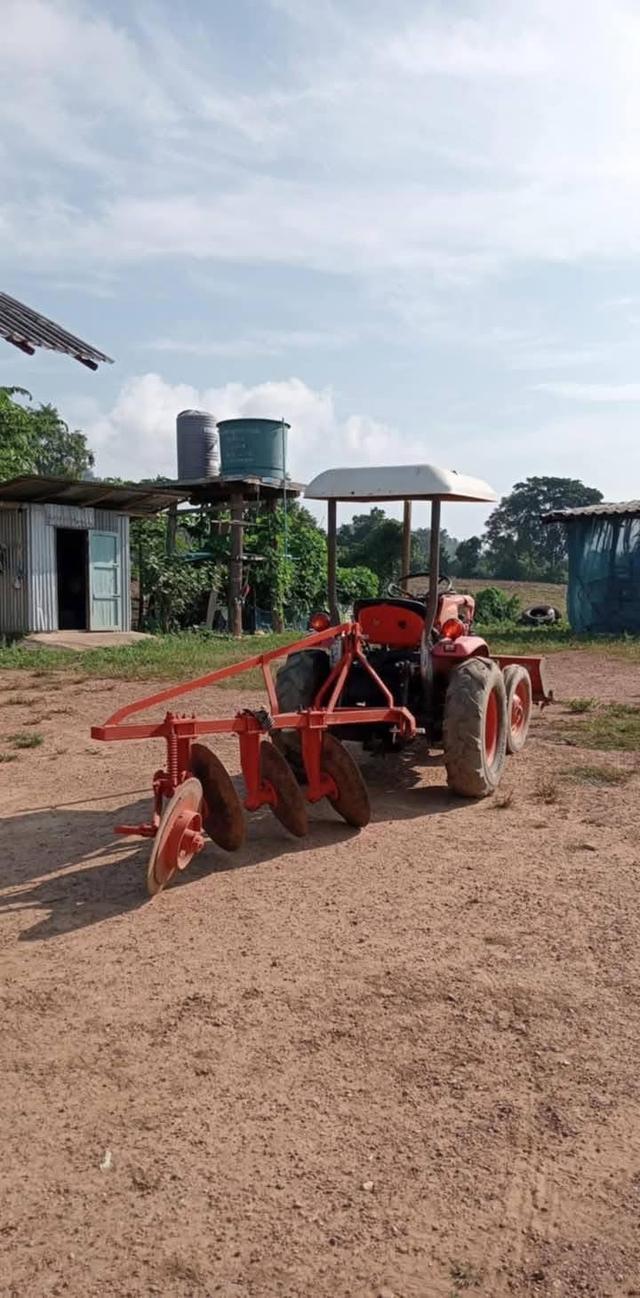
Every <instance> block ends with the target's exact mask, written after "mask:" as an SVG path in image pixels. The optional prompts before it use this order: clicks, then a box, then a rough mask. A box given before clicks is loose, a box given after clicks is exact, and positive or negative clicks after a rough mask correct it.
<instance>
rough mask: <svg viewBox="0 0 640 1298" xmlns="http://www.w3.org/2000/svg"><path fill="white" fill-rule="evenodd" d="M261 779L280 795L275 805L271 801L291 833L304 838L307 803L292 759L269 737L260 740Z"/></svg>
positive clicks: (272, 806) (277, 814)
mask: <svg viewBox="0 0 640 1298" xmlns="http://www.w3.org/2000/svg"><path fill="white" fill-rule="evenodd" d="M260 779H261V780H265V781H267V782H268V783H269V784H270V785H271V787H272V789H273V791H274V793H275V795H276V803H275V806H274V804H273V803H270V804H269V805H270V807H271V810H272V812H273V814H274V816H276V818H277V819H278V820H279V821H280V824H281V825H284V827H285V829H288V830H289V833H290V834H294V835H295V837H296V838H304V835H305V834H308V833H309V816H308V813H307V804H306V802H305V800H304V797H303V795H302V793H301V792H300V786H299V784H298V781H297V780H296V777H295V775H294V774H293V771H292V770H291V767H290V766H289V763H288V762H287V760H286V758H285V757H283V756H282V753H281V752H279V750H278V749H277V748H275V747H274V745H273V744H272V743H270V741H269V740H268V739H265V740H263V742H262V743H261V744H260Z"/></svg>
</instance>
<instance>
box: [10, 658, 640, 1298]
mask: <svg viewBox="0 0 640 1298" xmlns="http://www.w3.org/2000/svg"><path fill="white" fill-rule="evenodd" d="M551 670H552V674H553V676H554V678H555V684H556V687H557V692H558V694H559V695H560V697H564V698H567V697H570V696H574V695H580V696H585V695H596V696H598V695H599V696H601V697H610V696H611V693H612V690H613V691H614V692H615V695H616V696H617V697H619V698H621V697H624V698H626V699H627V700H629V701H633V702H636V701H640V673H639V672H638V669H637V667H633V666H628V665H625V664H623V663H607V662H606V661H605V660H604V659H602V658H600V659H599V658H598V657H597V656H595V655H593V656H591V655H586V654H579V655H576V654H568V653H563V654H562V655H557V656H556V657H554V659H553V660H552V662H551ZM614 678H615V683H614V684H612V682H613V681H614ZM56 685H57V688H54V689H51V688H50V687H49V686H47V687H46V689H45V687H44V686H43V684H42V680H41V679H39V678H37V677H33V678H25V676H24V675H20V676H19V677H18V676H16V677H15V678H14V679H13V680H12V679H11V677H9V676H7V677H6V678H5V679H4V680H3V681H2V682H1V683H0V736H7V735H8V734H11V733H13V732H15V731H17V730H28V729H29V727H30V726H31V725H33V728H34V730H37V731H38V732H40V733H42V734H43V735H44V737H45V742H44V744H43V746H42V747H41V748H38V749H33V750H29V751H26V752H22V753H21V754H20V758H19V760H18V761H16V762H14V763H11V764H6V765H0V791H1V794H2V797H1V809H2V815H3V820H2V823H1V824H0V837H1V841H2V848H3V850H2V871H3V873H2V879H3V888H2V891H1V893H0V897H1V903H2V919H1V924H0V935H1V942H2V946H1V950H0V960H1V962H2V983H1V988H2V998H3V1014H2V1036H1V1042H2V1045H1V1047H0V1048H1V1049H2V1065H3V1066H2V1080H1V1082H0V1086H1V1091H0V1101H1V1102H0V1141H1V1144H0V1149H1V1151H2V1175H1V1176H0V1294H2V1295H3V1298H44V1296H45V1295H47V1296H48V1295H65V1296H66V1298H68V1296H71V1298H94V1296H95V1298H97V1296H98V1295H99V1296H100V1298H107V1296H109V1298H125V1296H126V1298H142V1296H146V1295H151V1294H159V1295H167V1296H168V1298H173V1296H174V1295H175V1296H176V1298H187V1296H191V1295H193V1296H194V1298H202V1296H204V1295H218V1294H220V1295H223V1298H236V1296H237V1298H276V1295H278V1298H347V1296H349V1298H392V1296H395V1298H464V1296H465V1295H466V1294H469V1295H472V1296H473V1295H478V1296H485V1298H500V1296H501V1295H522V1296H524V1295H535V1296H536V1298H550V1296H552V1295H553V1296H554V1298H573V1296H574V1295H577V1296H578V1295H579V1296H582V1295H591V1296H593V1298H622V1295H632V1294H640V1231H639V1218H640V1123H639V1117H640V1113H639V1081H638V1075H639V1067H638V1064H639V1043H640V993H639V991H638V988H639V987H640V942H639V935H640V890H639V888H638V879H639V868H640V859H639V852H638V841H639V831H640V812H639V810H638V787H639V771H638V762H637V758H636V756H635V755H634V754H610V753H607V754H598V753H593V752H589V753H586V752H582V751H581V750H580V749H576V748H570V749H569V748H567V747H565V746H561V745H560V744H558V742H557V741H556V740H555V738H554V732H553V729H552V727H553V720H555V719H556V717H557V716H558V715H559V714H561V708H558V709H555V710H553V711H551V710H550V712H548V713H547V714H546V715H544V716H542V717H541V718H539V719H537V720H536V722H535V727H534V732H533V737H532V739H531V741H530V743H529V744H528V746H527V748H526V750H525V752H524V753H523V754H522V755H521V756H520V757H518V758H516V759H510V764H509V766H508V770H507V774H506V776H505V779H504V782H503V791H502V793H501V795H499V796H498V798H496V799H493V800H491V801H488V802H484V803H480V804H475V805H472V804H462V803H460V802H456V801H455V800H452V799H450V798H448V797H447V795H446V793H445V792H444V789H443V772H442V769H441V767H440V766H438V765H435V764H433V763H432V762H431V761H430V759H428V757H427V756H426V755H425V754H424V753H423V754H422V756H421V758H420V755H419V754H418V753H416V755H415V760H414V759H413V758H412V760H411V761H409V760H407V759H406V758H403V759H391V758H389V759H386V760H382V759H377V760H375V761H372V760H369V761H368V762H367V763H366V771H367V779H368V782H369V785H370V788H371V794H372V802H373V807H374V819H373V822H372V824H371V825H370V826H369V827H368V828H367V829H366V830H365V831H363V832H362V833H361V834H354V833H353V831H350V830H348V829H347V828H346V827H345V826H344V825H343V824H342V823H341V822H339V821H338V820H337V819H336V817H335V815H334V813H333V812H332V811H331V809H330V808H329V807H328V806H324V805H322V806H320V807H318V808H316V809H314V810H313V812H312V832H311V835H310V837H309V838H308V839H306V840H304V841H303V842H302V843H299V842H297V841H294V840H292V839H290V838H288V837H287V835H286V832H285V831H284V830H283V829H282V827H281V826H280V825H279V824H278V823H277V822H276V821H275V819H273V818H272V817H271V815H270V814H269V813H263V814H259V815H257V816H254V817H252V818H251V822H250V828H249V837H248V844H247V846H246V847H245V848H243V849H242V851H241V852H240V853H238V854H237V856H235V857H233V858H229V857H225V856H224V855H223V853H221V852H220V851H219V850H218V849H214V848H213V847H212V846H209V847H207V849H206V850H205V852H204V853H203V854H202V855H201V857H200V858H199V859H198V861H197V862H196V863H194V865H193V866H192V868H191V869H190V870H189V871H188V873H187V874H186V875H185V876H184V877H183V879H182V880H181V881H180V883H179V884H177V885H176V886H174V887H172V888H171V889H169V890H167V892H165V893H164V894H162V895H161V896H160V897H159V898H157V899H156V900H155V901H153V902H151V903H148V902H147V901H146V897H145V891H144V872H145V863H146V859H147V855H148V851H149V845H148V844H145V843H142V844H141V845H140V844H139V843H138V842H136V841H134V840H126V841H123V840H116V839H115V838H114V835H113V833H112V825H113V823H114V821H116V820H117V819H119V818H121V817H122V811H123V808H125V807H126V808H128V810H127V812H126V815H127V818H129V817H130V816H136V817H137V818H139V815H140V813H141V811H142V809H143V807H144V801H143V799H144V797H145V795H144V792H143V791H144V789H145V788H146V786H147V784H148V780H149V778H150V775H151V773H152V771H153V769H154V767H155V765H157V763H158V760H159V759H160V757H161V753H160V751H158V749H157V746H154V745H153V744H130V745H100V744H96V743H94V742H92V741H91V740H90V739H89V737H88V727H89V725H90V723H91V722H92V721H95V720H102V719H104V718H105V717H106V715H107V714H108V713H109V712H111V711H112V710H113V709H114V708H115V707H116V706H117V705H118V704H119V703H121V702H124V701H127V700H129V699H130V698H132V697H135V696H137V695H141V694H143V693H146V692H147V691H148V687H147V686H146V685H145V686H140V685H139V684H137V685H136V684H133V685H131V684H124V685H123V684H118V685H116V686H114V685H113V684H112V683H111V682H107V681H104V682H100V681H99V682H93V683H84V682H81V681H78V682H75V683H70V682H69V681H68V678H67V680H66V681H64V680H63V679H62V678H60V680H59V681H58V682H56ZM16 697H18V698H19V699H22V700H23V701H22V702H21V703H16V702H15V701H14V700H15V698H16ZM254 698H256V695H255V694H254V695H251V696H244V697H243V698H240V696H235V698H234V696H233V695H231V694H230V693H229V692H226V691H225V692H219V693H217V695H215V696H214V695H213V694H211V695H210V697H209V699H208V703H209V704H210V705H211V706H212V707H215V708H216V710H217V711H218V712H220V711H223V712H225V713H226V712H230V711H232V710H233V707H234V705H235V704H236V703H239V702H242V704H243V705H246V704H247V703H248V702H251V700H252V699H254ZM552 716H553V720H551V721H550V717H552ZM4 747H6V745H4V744H3V743H2V741H1V738H0V749H3V748H4ZM220 752H221V755H222V756H223V757H224V759H225V760H226V761H227V762H228V764H229V766H230V768H231V769H232V770H234V771H235V770H236V769H237V764H236V753H235V751H234V746H233V745H232V744H230V743H229V742H225V743H221V745H220ZM419 758H420V760H418V759H419ZM587 763H588V764H589V765H594V764H597V765H601V766H606V767H607V768H611V767H618V768H620V769H621V770H623V771H627V772H628V774H629V780H628V782H627V783H625V784H621V785H619V786H614V787H611V788H610V787H604V788H603V787H601V786H597V785H593V784H590V783H586V782H584V781H583V780H581V779H577V780H567V779H566V778H563V773H565V774H566V771H567V768H569V767H570V768H574V767H575V766H577V765H580V764H587ZM543 797H546V798H547V799H549V801H547V802H545V801H544V800H543Z"/></svg>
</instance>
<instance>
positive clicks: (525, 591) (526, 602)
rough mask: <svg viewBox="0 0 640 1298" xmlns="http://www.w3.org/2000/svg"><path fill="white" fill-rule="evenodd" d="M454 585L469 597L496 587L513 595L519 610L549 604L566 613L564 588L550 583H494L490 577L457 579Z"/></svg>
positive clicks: (565, 591)
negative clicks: (518, 604)
mask: <svg viewBox="0 0 640 1298" xmlns="http://www.w3.org/2000/svg"><path fill="white" fill-rule="evenodd" d="M456 585H457V587H458V589H459V590H464V591H468V592H469V594H470V595H477V593H478V591H479V590H485V589H486V587H487V586H497V587H498V589H499V590H504V591H505V593H506V594H507V595H515V596H516V598H517V599H518V600H519V601H520V608H521V609H525V608H530V607H531V605H532V604H551V606H552V607H553V608H559V609H560V612H561V613H563V614H565V613H566V611H567V588H566V586H555V585H552V583H551V582H544V581H540V582H535V581H494V580H492V579H491V578H490V577H483V578H479V577H458V578H456Z"/></svg>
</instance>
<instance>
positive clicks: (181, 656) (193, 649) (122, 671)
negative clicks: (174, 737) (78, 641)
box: [0, 623, 640, 707]
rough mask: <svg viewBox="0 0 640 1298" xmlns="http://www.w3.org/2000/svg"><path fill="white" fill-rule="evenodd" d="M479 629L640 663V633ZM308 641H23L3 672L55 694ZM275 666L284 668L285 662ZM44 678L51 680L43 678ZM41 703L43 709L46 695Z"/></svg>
mask: <svg viewBox="0 0 640 1298" xmlns="http://www.w3.org/2000/svg"><path fill="white" fill-rule="evenodd" d="M476 630H477V631H478V632H479V634H481V635H484V636H485V638H486V640H487V643H488V645H489V648H490V650H491V651H492V652H494V653H504V654H553V653H557V652H558V651H560V650H563V649H564V650H567V649H572V650H576V649H578V650H591V651H594V650H595V651H600V652H606V653H607V654H608V655H609V656H611V657H614V658H618V659H622V660H623V661H626V662H637V663H640V636H635V637H634V636H620V637H613V636H577V635H575V634H574V633H573V631H571V630H570V629H569V628H568V627H567V626H563V625H561V626H551V627H521V626H517V625H515V624H508V623H507V624H501V625H497V626H493V627H481V626H479V627H477V628H476ZM302 638H303V634H302V633H301V632H297V631H285V632H283V633H282V634H278V635H276V634H273V633H270V634H269V635H257V636H246V637H245V638H244V639H242V640H234V639H233V638H232V637H230V636H223V635H213V634H212V633H207V632H199V631H198V632H195V631H193V632H190V631H184V632H180V633H176V634H174V635H158V636H152V637H151V638H150V639H149V640H141V641H138V642H137V643H136V644H132V645H120V646H118V647H117V648H113V649H110V648H101V649H87V650H84V651H82V652H80V653H78V652H74V651H73V650H70V649H44V648H40V649H24V648H21V646H20V644H14V645H9V646H6V647H4V648H0V668H5V669H6V670H7V671H9V670H13V671H25V672H27V671H28V672H30V673H31V675H32V676H34V677H35V676H36V675H38V676H39V677H40V679H39V680H38V681H37V686H39V687H40V689H41V690H42V689H43V688H44V690H45V691H46V694H47V695H48V694H49V693H50V692H51V691H52V690H57V689H61V688H62V687H63V684H64V683H69V676H71V677H73V678H74V679H75V681H76V682H79V681H89V680H95V679H96V678H102V679H103V680H105V681H108V680H123V681H136V680H140V681H144V680H165V681H176V682H177V681H183V680H188V679H189V678H190V677H198V676H204V675H206V674H207V673H208V672H212V671H215V670H216V669H217V668H219V667H227V666H229V665H230V664H232V663H236V662H240V660H241V659H243V658H250V657H254V656H256V655H258V654H261V653H267V652H268V651H269V650H270V649H276V648H279V647H281V646H283V645H288V644H292V643H293V642H295V641H296V640H299V639H302ZM275 666H276V668H277V666H278V664H277V663H276V664H275ZM54 672H55V673H56V675H58V674H59V675H58V679H57V680H53V679H51V676H52V673H54ZM80 673H82V675H81V676H80ZM43 676H44V678H48V679H43ZM261 683H262V677H261V674H260V672H259V671H254V672H252V673H250V674H247V675H244V676H241V677H236V678H232V679H231V680H229V681H225V682H222V685H223V687H227V688H229V689H238V688H241V689H247V688H249V689H254V688H255V687H256V685H260V684H261ZM34 702H35V700H34V699H33V697H31V698H28V697H27V696H25V695H22V694H16V695H15V696H14V697H13V698H11V697H10V698H8V699H5V700H4V701H3V703H2V705H3V706H5V707H6V706H18V704H20V705H21V706H25V707H32V706H34ZM39 702H40V704H41V705H42V694H40V698H39Z"/></svg>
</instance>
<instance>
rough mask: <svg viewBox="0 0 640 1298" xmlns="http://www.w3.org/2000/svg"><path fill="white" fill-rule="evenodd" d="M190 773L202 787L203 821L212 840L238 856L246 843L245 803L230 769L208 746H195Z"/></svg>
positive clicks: (198, 743) (194, 744)
mask: <svg viewBox="0 0 640 1298" xmlns="http://www.w3.org/2000/svg"><path fill="white" fill-rule="evenodd" d="M189 770H190V771H191V774H192V775H195V777H196V779H198V780H199V781H200V783H201V785H202V791H203V794H204V804H203V808H202V821H203V824H204V827H205V829H206V831H207V834H208V835H209V838H210V839H212V840H213V842H214V843H217V844H218V847H222V848H224V850H225V852H236V851H237V850H238V848H239V847H242V844H243V843H244V840H245V833H246V827H245V819H244V812H243V810H242V803H241V801H240V798H239V796H238V793H237V791H236V788H235V785H234V783H233V780H232V779H231V776H230V775H229V772H228V771H227V769H226V767H225V766H223V764H222V762H221V761H220V758H219V757H218V756H217V755H216V754H215V753H214V751H213V749H212V748H210V747H209V745H208V744H206V743H200V742H197V743H193V744H192V745H191V752H190V755H189Z"/></svg>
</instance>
